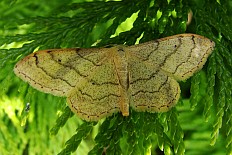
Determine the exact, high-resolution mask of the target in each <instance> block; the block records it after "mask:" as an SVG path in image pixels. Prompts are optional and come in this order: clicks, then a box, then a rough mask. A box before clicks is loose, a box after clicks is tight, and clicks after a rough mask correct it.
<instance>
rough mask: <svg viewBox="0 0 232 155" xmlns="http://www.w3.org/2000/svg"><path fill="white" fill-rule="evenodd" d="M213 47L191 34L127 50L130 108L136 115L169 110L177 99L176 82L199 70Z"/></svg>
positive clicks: (178, 90)
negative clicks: (140, 112)
mask: <svg viewBox="0 0 232 155" xmlns="http://www.w3.org/2000/svg"><path fill="white" fill-rule="evenodd" d="M213 47H214V42H212V41H210V40H209V39H207V38H204V37H202V36H199V35H194V34H182V35H176V36H171V37H167V38H162V39H158V40H155V41H150V42H147V43H143V44H138V45H134V46H130V47H126V48H125V50H126V51H127V53H128V54H127V55H128V60H129V67H130V68H129V71H130V73H129V74H130V80H129V83H130V87H129V90H128V91H129V93H130V94H131V95H130V96H131V98H130V106H131V107H133V108H134V109H135V110H136V111H149V112H160V111H167V110H169V109H170V108H171V107H173V106H174V105H175V104H176V103H177V101H178V100H179V96H180V88H179V84H178V83H177V81H176V80H185V79H187V78H189V77H190V76H192V75H193V74H194V73H195V72H196V71H198V70H199V69H201V68H202V67H203V65H204V64H205V62H206V60H207V58H208V56H209V55H210V53H211V52H212V50H213Z"/></svg>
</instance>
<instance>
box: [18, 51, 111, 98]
mask: <svg viewBox="0 0 232 155" xmlns="http://www.w3.org/2000/svg"><path fill="white" fill-rule="evenodd" d="M107 52H108V51H107V50H102V49H101V50H100V49H98V48H92V49H79V48H73V49H53V50H44V51H39V52H36V53H32V54H30V55H29V56H27V57H25V58H24V59H22V60H21V61H19V62H18V63H17V64H16V65H15V68H14V72H15V74H16V75H17V76H18V77H20V78H21V79H23V80H24V81H26V82H28V83H29V84H30V85H31V86H32V87H34V88H36V89H38V90H40V91H42V92H45V93H50V94H53V95H56V96H67V94H68V92H69V91H70V90H71V89H74V88H75V86H76V83H77V81H78V79H79V78H81V77H87V76H88V74H90V73H91V71H92V70H94V69H95V68H96V66H97V65H101V63H102V61H103V59H104V58H105V55H106V53H107Z"/></svg>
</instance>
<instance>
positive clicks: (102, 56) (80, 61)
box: [14, 34, 214, 121]
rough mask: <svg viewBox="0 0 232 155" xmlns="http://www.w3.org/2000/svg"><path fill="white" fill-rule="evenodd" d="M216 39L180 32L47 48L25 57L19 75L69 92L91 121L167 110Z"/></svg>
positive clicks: (46, 88)
mask: <svg viewBox="0 0 232 155" xmlns="http://www.w3.org/2000/svg"><path fill="white" fill-rule="evenodd" d="M213 48H214V42H213V41H211V40H209V39H207V38H205V37H203V36H200V35H196V34H179V35H174V36H170V37H166V38H162V39H158V40H154V41H149V42H146V43H142V44H137V45H132V46H124V45H116V46H113V47H110V48H68V49H51V50H42V51H38V52H35V53H32V54H30V55H28V56H27V57H25V58H23V59H22V60H20V61H19V62H18V63H17V64H16V65H15V68H14V72H15V74H16V75H17V76H18V77H19V78H21V79H22V80H24V81H26V82H28V83H29V84H30V85H31V86H32V87H34V88H36V89H37V90H39V91H42V92H45V93H50V94H52V95H55V96H65V97H67V103H68V105H69V107H70V108H71V110H72V111H73V112H74V113H75V114H77V115H78V116H79V117H80V118H82V119H84V120H86V121H98V120H99V119H101V118H104V117H107V116H110V115H112V114H113V113H116V112H121V113H122V115H123V116H128V115H129V107H131V108H132V109H133V110H135V111H139V112H144V111H147V112H152V113H154V112H165V111H168V110H169V109H170V108H171V107H173V106H175V105H176V103H177V102H178V100H179V97H180V86H179V84H178V82H177V81H183V80H186V79H188V78H189V77H191V76H192V75H193V74H194V73H196V72H197V71H199V70H200V69H201V68H202V67H203V65H204V64H205V62H206V61H207V58H208V56H209V55H210V54H211V53H212V51H213Z"/></svg>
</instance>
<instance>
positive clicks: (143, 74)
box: [128, 57, 180, 112]
mask: <svg viewBox="0 0 232 155" xmlns="http://www.w3.org/2000/svg"><path fill="white" fill-rule="evenodd" d="M129 67H130V73H129V74H130V78H129V79H130V80H129V83H130V84H129V85H130V86H129V89H128V92H129V94H130V106H131V107H132V108H133V109H134V110H136V111H148V112H164V111H168V110H169V109H170V108H171V107H173V106H174V105H175V104H176V103H177V101H178V99H179V96H180V88H179V84H178V82H177V81H176V80H174V79H173V78H172V77H169V76H168V75H166V74H165V73H163V72H162V70H160V69H158V68H157V67H155V66H153V65H152V64H150V63H147V62H143V61H141V60H139V59H135V58H134V57H131V58H130V61H129Z"/></svg>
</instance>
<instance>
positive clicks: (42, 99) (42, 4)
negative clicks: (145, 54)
mask: <svg viewBox="0 0 232 155" xmlns="http://www.w3.org/2000/svg"><path fill="white" fill-rule="evenodd" d="M0 8H1V9H0V124H1V125H0V148H1V149H0V154H4V155H7V154H12V153H13V154H60V155H64V154H65V155H66V154H71V153H72V152H73V153H75V154H76V153H81V154H87V153H88V154H94V155H95V154H104V153H105V154H160V153H162V152H163V153H164V154H167V155H168V154H178V155H180V154H210V153H212V152H214V153H215V154H216V153H217V154H228V155H229V154H232V105H231V103H232V100H231V97H232V94H231V92H232V51H231V49H232V29H231V27H232V20H231V17H230V15H231V13H232V11H231V10H232V3H231V2H230V1H229V0H224V1H220V0H188V1H182V0H179V1H178V0H167V1H165V0H133V1H131V0H121V1H101V0H100V1H99V0H93V1H88V2H85V1H84V0H57V1H47V0H33V1H27V0H2V1H1V2H0ZM191 13H192V17H191V18H188V15H191ZM188 19H191V20H190V21H191V22H190V23H188V24H187V21H188ZM179 33H195V34H200V35H203V36H206V37H207V38H210V39H211V40H213V41H214V42H215V44H216V47H215V50H214V51H213V53H212V55H211V56H210V57H209V59H208V61H207V64H206V65H205V66H204V68H203V69H202V71H200V72H198V73H197V74H196V75H194V76H193V77H192V78H191V79H189V80H187V81H186V82H181V83H180V84H181V90H182V99H181V100H180V101H179V103H178V105H177V106H176V107H174V108H172V109H171V110H170V111H169V112H166V113H155V114H151V113H138V112H134V111H133V110H131V111H130V116H129V117H123V116H122V115H121V114H115V115H113V116H111V117H108V118H106V119H103V120H101V121H99V122H85V121H83V120H80V119H79V118H78V117H76V116H74V115H73V113H72V112H71V111H70V109H69V108H68V107H67V106H66V101H65V99H64V98H59V97H54V96H52V95H48V94H44V93H41V92H39V91H37V90H35V89H33V88H31V87H30V86H29V85H28V84H26V83H25V82H23V81H21V80H20V79H19V78H17V77H16V76H15V75H14V73H13V68H14V65H15V63H16V62H17V61H19V60H20V59H21V58H23V57H24V56H26V55H28V54H30V53H32V52H33V51H37V50H38V49H39V50H41V49H52V48H71V47H91V46H93V45H95V46H98V47H101V46H105V45H109V44H126V45H133V44H135V43H138V42H140V43H142V42H146V41H150V40H154V39H158V38H162V37H165V36H171V35H174V34H179ZM189 88H190V94H191V95H189V93H188V90H189ZM186 92H187V93H186ZM51 135H52V136H51Z"/></svg>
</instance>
